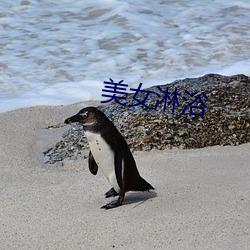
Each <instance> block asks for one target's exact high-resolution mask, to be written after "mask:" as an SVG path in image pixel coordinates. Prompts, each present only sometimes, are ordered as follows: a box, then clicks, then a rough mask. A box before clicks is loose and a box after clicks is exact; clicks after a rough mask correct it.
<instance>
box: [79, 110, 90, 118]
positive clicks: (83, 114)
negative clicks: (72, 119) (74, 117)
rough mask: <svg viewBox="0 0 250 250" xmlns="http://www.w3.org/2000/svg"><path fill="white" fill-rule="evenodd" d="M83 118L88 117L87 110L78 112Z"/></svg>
mask: <svg viewBox="0 0 250 250" xmlns="http://www.w3.org/2000/svg"><path fill="white" fill-rule="evenodd" d="M79 115H80V116H81V117H82V118H83V119H86V118H87V117H88V112H85V113H81V114H79Z"/></svg>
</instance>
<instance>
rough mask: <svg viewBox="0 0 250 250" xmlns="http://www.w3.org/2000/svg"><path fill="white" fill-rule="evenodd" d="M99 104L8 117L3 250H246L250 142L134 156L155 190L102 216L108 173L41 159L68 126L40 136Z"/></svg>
mask: <svg viewBox="0 0 250 250" xmlns="http://www.w3.org/2000/svg"><path fill="white" fill-rule="evenodd" d="M94 104H96V105H98V104H99V103H97V102H84V103H78V104H74V105H68V106H52V107H49V106H42V107H32V108H25V109H19V110H15V111H9V112H6V113H0V126H1V135H0V138H1V146H0V147H1V150H0V159H1V162H0V178H1V179H0V188H1V195H0V196H1V199H0V200H1V206H0V209H1V213H0V217H1V218H0V220H1V229H0V245H1V248H3V249H34V248H35V249H44V248H49V249H98V248H99V249H111V248H112V249H113V248H114V247H115V248H118V249H125V248H126V249H128V248H130V249H138V248H144V249H152V248H156V249H166V248H167V249H191V248H192V249H201V248H206V249H212V248H215V249H216V248H217V249H218V248H220V249H236V248H237V249H247V246H248V245H249V242H250V235H249V231H248V228H249V219H250V218H249V217H250V215H249V211H250V202H249V190H250V183H249V162H250V156H249V151H250V143H247V144H242V145H239V146H213V147H207V148H202V149H186V150H181V149H176V148H174V149H171V150H170V149H165V150H163V151H160V150H155V149H153V150H151V151H135V152H134V153H133V154H134V156H135V160H136V162H137V165H138V169H139V171H140V173H141V175H142V177H143V178H145V179H146V180H148V181H149V182H150V183H152V185H153V186H154V187H155V188H156V190H155V192H150V193H132V192H131V193H128V194H127V195H126V196H125V202H124V205H123V206H121V207H119V208H115V209H112V210H108V211H104V210H102V209H100V207H101V206H102V205H104V204H105V203H106V201H107V200H106V199H105V198H104V193H105V192H106V191H107V190H108V189H109V188H110V187H109V185H108V183H107V181H106V179H105V178H104V176H103V175H102V173H101V172H98V174H97V176H93V175H91V174H90V172H89V170H88V165H87V159H83V160H77V161H73V160H65V161H64V164H63V166H62V165H60V164H58V165H44V164H42V162H41V161H39V159H38V158H37V155H39V154H40V152H39V151H41V152H42V150H43V149H45V148H47V147H48V146H50V145H53V143H55V142H56V141H57V140H58V139H59V138H60V137H61V135H62V133H63V131H64V130H67V127H62V128H60V129H56V130H54V129H52V130H46V133H47V135H46V136H44V131H42V133H41V130H43V129H44V128H45V127H46V126H50V125H52V124H59V123H62V122H63V121H64V119H65V118H67V117H69V116H70V115H72V114H74V113H75V112H77V111H78V110H80V109H81V108H82V107H83V106H88V105H94ZM39 133H40V134H39ZM125 232H126V233H125Z"/></svg>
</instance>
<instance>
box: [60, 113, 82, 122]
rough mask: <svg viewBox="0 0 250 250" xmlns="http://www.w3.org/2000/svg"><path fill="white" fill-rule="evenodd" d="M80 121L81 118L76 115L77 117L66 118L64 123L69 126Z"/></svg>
mask: <svg viewBox="0 0 250 250" xmlns="http://www.w3.org/2000/svg"><path fill="white" fill-rule="evenodd" d="M80 120H81V116H79V115H78V114H77V115H73V116H71V117H69V118H67V119H66V120H65V121H64V123H67V124H70V123H72V122H80Z"/></svg>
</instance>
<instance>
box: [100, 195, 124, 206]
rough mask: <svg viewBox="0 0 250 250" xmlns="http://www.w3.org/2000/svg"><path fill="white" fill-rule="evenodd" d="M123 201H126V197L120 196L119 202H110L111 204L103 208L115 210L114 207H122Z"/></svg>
mask: <svg viewBox="0 0 250 250" xmlns="http://www.w3.org/2000/svg"><path fill="white" fill-rule="evenodd" d="M123 200H124V197H123V196H119V198H118V200H116V201H112V202H110V203H108V204H106V205H104V206H102V207H101V208H104V209H110V208H114V207H119V206H121V205H122V203H123Z"/></svg>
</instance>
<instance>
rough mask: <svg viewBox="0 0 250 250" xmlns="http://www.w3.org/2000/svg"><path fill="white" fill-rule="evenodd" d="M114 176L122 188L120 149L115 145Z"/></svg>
mask: <svg viewBox="0 0 250 250" xmlns="http://www.w3.org/2000/svg"><path fill="white" fill-rule="evenodd" d="M115 176H116V180H117V183H118V185H119V187H120V189H121V190H122V189H123V181H122V149H121V148H120V147H118V146H116V147H115Z"/></svg>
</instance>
